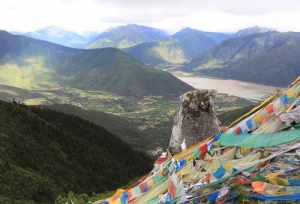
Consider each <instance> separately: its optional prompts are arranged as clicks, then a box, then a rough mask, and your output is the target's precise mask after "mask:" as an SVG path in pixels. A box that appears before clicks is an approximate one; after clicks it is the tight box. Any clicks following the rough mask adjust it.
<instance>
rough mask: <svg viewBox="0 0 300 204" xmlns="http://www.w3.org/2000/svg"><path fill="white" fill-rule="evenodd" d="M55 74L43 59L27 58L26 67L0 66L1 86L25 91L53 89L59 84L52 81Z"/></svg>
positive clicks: (14, 65)
mask: <svg viewBox="0 0 300 204" xmlns="http://www.w3.org/2000/svg"><path fill="white" fill-rule="evenodd" d="M54 75H55V72H54V71H52V70H50V69H48V68H47V67H46V66H45V65H44V62H43V60H42V58H27V59H25V60H24V65H18V64H12V63H6V64H1V65H0V81H1V84H4V85H8V86H14V87H18V88H23V89H39V88H51V87H55V86H57V85H58V84H56V83H55V82H53V81H54V80H53V79H52V78H53V76H54Z"/></svg>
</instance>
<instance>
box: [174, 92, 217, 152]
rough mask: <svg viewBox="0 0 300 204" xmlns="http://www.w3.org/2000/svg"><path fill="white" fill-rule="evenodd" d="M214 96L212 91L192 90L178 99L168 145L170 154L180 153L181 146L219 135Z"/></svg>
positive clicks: (187, 145)
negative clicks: (178, 103) (178, 102)
mask: <svg viewBox="0 0 300 204" xmlns="http://www.w3.org/2000/svg"><path fill="white" fill-rule="evenodd" d="M215 95H216V92H215V91H213V90H193V91H189V92H187V93H185V94H184V95H182V96H181V97H180V105H179V109H178V110H177V113H176V115H175V118H174V125H173V130H172V135H171V139H170V144H169V149H170V151H171V152H172V153H175V152H179V151H181V146H186V147H189V146H191V145H193V144H195V143H197V142H199V141H201V140H203V139H206V138H207V137H208V136H212V135H215V134H217V133H219V131H220V128H219V124H218V119H217V117H216V113H215V110H214V98H215Z"/></svg>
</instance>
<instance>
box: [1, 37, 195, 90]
mask: <svg viewBox="0 0 300 204" xmlns="http://www.w3.org/2000/svg"><path fill="white" fill-rule="evenodd" d="M0 43H1V48H0V81H1V83H2V84H5V85H10V86H16V87H19V88H27V89H40V88H57V87H61V86H71V87H75V88H79V89H87V90H104V91H108V92H112V93H116V94H119V95H126V96H144V95H163V96H178V95H180V94H182V93H183V92H185V91H187V90H190V89H191V87H190V86H189V85H187V84H185V83H184V82H182V81H180V80H178V79H177V78H175V77H174V76H172V75H171V74H169V73H166V72H163V71H159V70H154V69H151V68H150V67H147V66H145V65H143V64H141V63H139V62H138V61H136V60H135V59H133V58H132V57H130V56H128V55H127V54H125V53H124V52H122V51H120V50H117V49H114V48H106V49H95V50H79V49H72V48H66V47H62V46H59V45H56V44H51V43H48V42H44V41H39V40H34V39H30V38H27V37H23V36H15V35H11V34H9V33H7V32H0Z"/></svg>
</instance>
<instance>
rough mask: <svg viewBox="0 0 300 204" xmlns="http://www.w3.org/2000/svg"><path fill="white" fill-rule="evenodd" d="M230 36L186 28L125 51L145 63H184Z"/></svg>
mask: <svg viewBox="0 0 300 204" xmlns="http://www.w3.org/2000/svg"><path fill="white" fill-rule="evenodd" d="M229 37H230V35H229V34H224V33H213V32H203V31H199V30H195V29H191V28H185V29H183V30H180V31H178V32H177V33H175V34H173V35H172V36H169V38H168V39H165V40H160V41H157V42H152V43H142V44H139V45H137V46H134V47H131V48H128V49H125V52H127V53H129V54H130V55H132V56H134V57H136V58H137V59H138V60H140V61H142V62H143V63H145V64H150V65H158V64H182V63H185V62H188V61H190V60H192V59H193V58H195V57H198V56H199V55H201V54H202V53H204V52H205V51H207V50H209V49H211V48H213V47H214V46H216V45H217V44H219V43H221V42H223V41H224V40H226V39H228V38H229Z"/></svg>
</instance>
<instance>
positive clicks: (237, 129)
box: [234, 127, 242, 135]
mask: <svg viewBox="0 0 300 204" xmlns="http://www.w3.org/2000/svg"><path fill="white" fill-rule="evenodd" d="M234 132H235V134H237V135H239V134H241V132H242V129H241V128H240V127H237V128H236V129H235V130H234Z"/></svg>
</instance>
